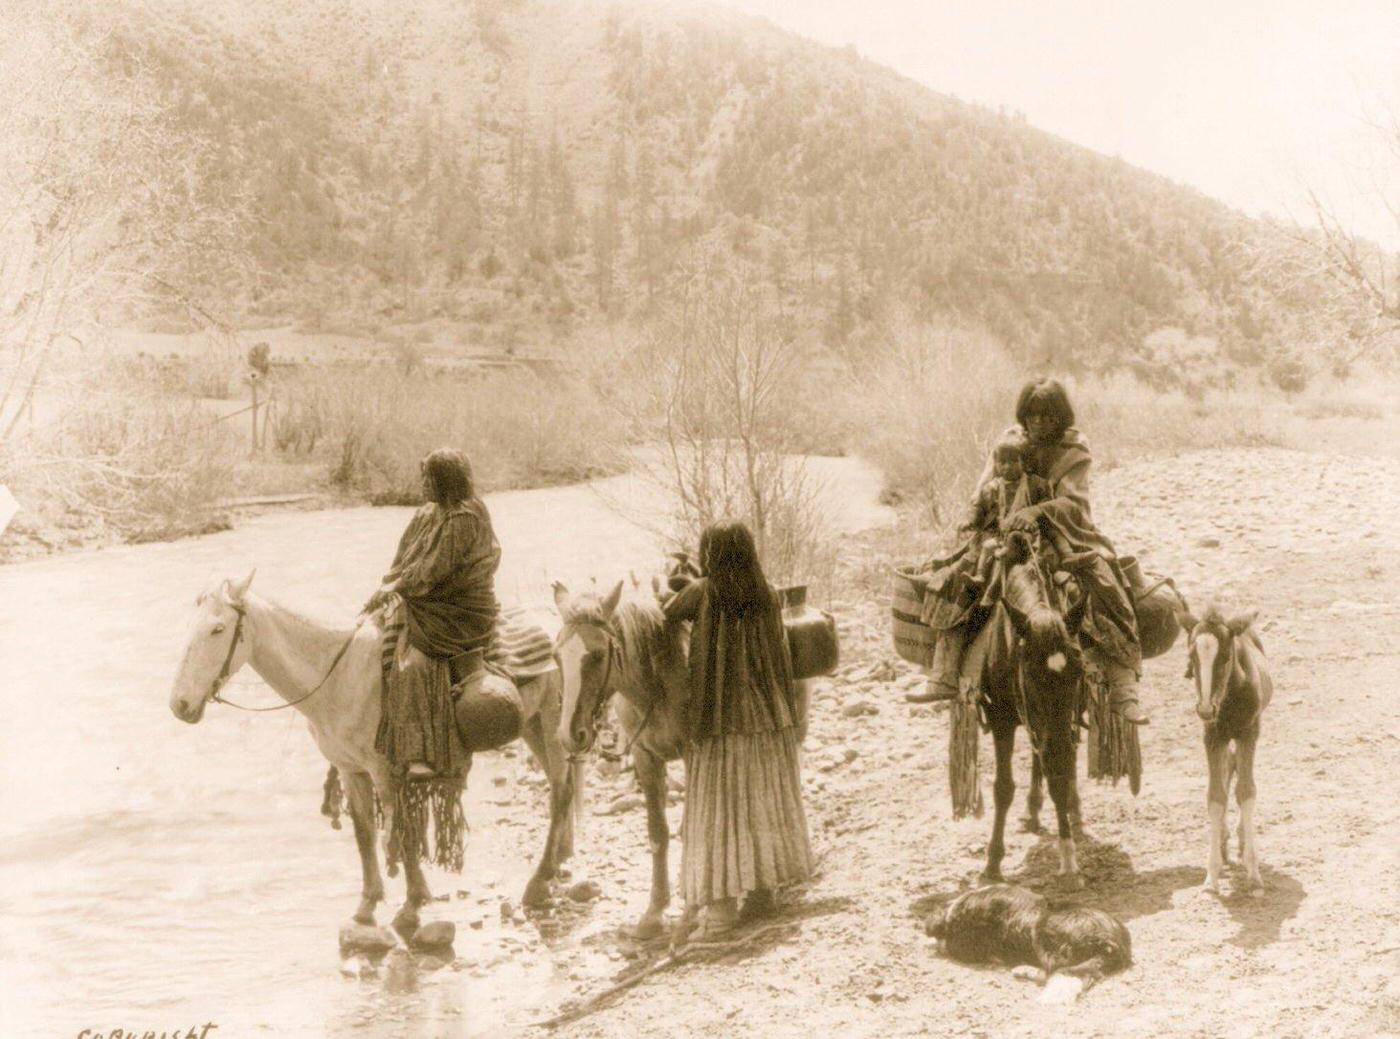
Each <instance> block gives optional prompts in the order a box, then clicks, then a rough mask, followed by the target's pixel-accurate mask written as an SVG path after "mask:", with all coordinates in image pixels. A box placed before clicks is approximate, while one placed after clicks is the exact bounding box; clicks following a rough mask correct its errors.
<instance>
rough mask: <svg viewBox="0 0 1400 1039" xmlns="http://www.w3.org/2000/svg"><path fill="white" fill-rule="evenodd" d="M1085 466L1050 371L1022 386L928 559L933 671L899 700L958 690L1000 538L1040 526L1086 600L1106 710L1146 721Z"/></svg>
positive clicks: (1116, 581)
mask: <svg viewBox="0 0 1400 1039" xmlns="http://www.w3.org/2000/svg"><path fill="white" fill-rule="evenodd" d="M1092 463H1093V458H1092V456H1091V455H1090V453H1089V447H1088V445H1087V444H1086V443H1085V442H1084V438H1083V437H1082V436H1081V435H1080V433H1079V431H1078V430H1077V429H1075V428H1074V409H1073V407H1072V406H1071V405H1070V402H1069V394H1068V393H1066V391H1065V388H1064V386H1063V385H1061V383H1060V382H1059V381H1058V380H1056V379H1049V378H1041V379H1035V380H1032V381H1031V382H1028V383H1026V385H1025V386H1024V387H1023V388H1022V389H1021V393H1020V396H1019V397H1018V398H1017V401H1016V425H1015V426H1012V427H1011V428H1010V429H1008V430H1007V431H1006V432H1005V433H1004V434H1003V435H1002V437H1001V438H999V439H998V441H997V444H996V447H995V448H994V450H993V454H992V457H991V458H990V459H988V461H987V466H986V468H985V469H984V470H983V473H982V476H981V478H980V479H979V480H978V481H977V494H976V497H975V499H974V501H973V503H972V506H971V507H970V509H969V511H968V514H967V516H966V519H965V520H964V522H963V523H962V524H961V525H960V526H959V528H958V534H959V536H960V537H961V539H962V541H961V544H960V545H959V547H958V548H957V549H956V550H955V551H953V552H952V553H951V554H949V555H947V556H944V557H941V558H937V559H935V560H934V561H933V562H934V572H933V575H932V577H931V578H930V580H929V583H928V593H927V598H926V600H925V612H924V620H925V621H926V622H927V623H928V624H929V625H930V626H931V627H933V628H934V629H935V630H936V631H937V632H938V638H937V642H936V644H935V649H934V658H933V662H932V666H931V672H932V673H931V675H930V678H929V688H928V690H927V691H926V692H924V693H921V694H913V695H911V696H910V697H908V699H910V700H912V701H914V702H927V701H930V700H941V699H953V698H956V697H957V695H958V676H959V672H960V670H961V667H962V657H963V649H964V648H965V645H966V642H967V638H968V634H969V632H968V622H969V618H970V616H971V614H972V613H973V610H974V607H978V606H981V605H983V604H990V602H991V601H993V599H994V595H995V587H988V583H989V582H994V581H995V575H996V572H997V568H996V566H995V565H994V555H995V546H996V544H997V542H998V539H999V536H1000V535H1002V534H1006V533H1009V532H1010V531H1013V530H1025V531H1035V530H1039V531H1040V533H1041V534H1042V536H1043V537H1044V538H1045V539H1046V541H1047V542H1048V544H1049V545H1050V546H1052V547H1053V549H1054V551H1055V552H1056V554H1057V555H1059V556H1060V558H1061V559H1064V558H1065V557H1066V556H1073V557H1075V566H1074V574H1075V578H1076V579H1077V580H1078V582H1079V584H1080V586H1081V588H1082V589H1083V590H1084V594H1085V595H1086V596H1087V599H1088V603H1087V608H1086V612H1085V620H1084V624H1083V627H1082V628H1081V629H1080V633H1081V637H1082V638H1083V640H1084V642H1085V643H1086V647H1087V648H1088V649H1089V651H1090V652H1091V653H1092V654H1093V656H1094V658H1095V661H1096V663H1097V664H1098V666H1099V668H1100V669H1101V670H1102V671H1103V672H1104V675H1105V677H1106V678H1107V680H1108V684H1109V689H1110V691H1111V694H1110V699H1111V702H1112V704H1113V707H1114V710H1116V711H1117V712H1118V713H1119V714H1120V715H1121V716H1122V717H1123V718H1124V719H1125V720H1127V721H1129V722H1132V723H1133V724H1135V725H1142V724H1145V723H1146V722H1147V721H1148V717H1147V715H1146V714H1144V713H1143V710H1142V707H1141V705H1140V704H1139V703H1138V691H1137V688H1138V678H1139V676H1140V674H1141V672H1142V652H1141V649H1140V647H1139V643H1138V633H1137V622H1136V619H1135V617H1134V612H1133V598H1132V593H1131V591H1130V588H1129V584H1128V580H1127V577H1126V576H1125V575H1124V573H1123V570H1122V567H1121V566H1120V565H1119V563H1118V556H1117V553H1116V552H1115V551H1114V549H1113V544H1112V543H1111V542H1110V541H1109V540H1108V538H1106V537H1105V536H1104V535H1103V534H1102V533H1101V532H1100V531H1099V529H1098V528H1097V527H1096V526H1095V525H1094V519H1093V515H1092V513H1091V511H1090V507H1089V468H1090V466H1091V465H1092Z"/></svg>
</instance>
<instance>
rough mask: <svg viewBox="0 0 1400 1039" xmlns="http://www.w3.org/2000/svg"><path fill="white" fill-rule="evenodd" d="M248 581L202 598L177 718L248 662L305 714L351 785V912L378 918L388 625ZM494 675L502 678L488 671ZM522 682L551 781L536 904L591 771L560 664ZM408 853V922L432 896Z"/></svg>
mask: <svg viewBox="0 0 1400 1039" xmlns="http://www.w3.org/2000/svg"><path fill="white" fill-rule="evenodd" d="M252 581H253V574H251V573H250V574H249V575H248V576H247V577H246V578H244V579H243V580H241V581H238V580H231V579H230V580H223V581H217V582H215V583H213V584H211V585H210V587H209V588H207V589H206V590H205V591H204V592H203V593H202V594H200V596H199V597H198V598H197V599H196V600H195V612H194V617H193V619H192V621H191V624H190V631H189V635H188V638H187V642H186V645H185V651H184V654H183V656H182V657H181V660H180V666H179V669H178V670H177V671H176V674H175V684H174V688H173V690H172V692H171V694H170V710H171V711H172V712H173V713H174V715H175V717H177V718H179V719H180V720H181V721H183V722H188V723H190V724H191V725H193V724H195V723H196V722H198V721H199V720H200V719H201V718H203V717H204V709H205V707H206V706H207V705H208V704H209V703H210V702H211V701H213V700H214V699H215V698H216V697H217V695H218V693H219V690H220V689H221V688H222V687H223V685H224V683H225V682H227V681H228V679H229V678H230V677H232V676H233V675H234V674H236V673H237V672H238V671H239V670H240V669H241V668H242V667H243V666H244V665H245V664H251V665H252V667H253V670H254V671H256V672H257V673H258V674H259V675H260V676H261V677H262V679H263V681H265V682H266V683H267V684H268V685H269V686H270V687H271V688H272V690H273V691H274V692H276V693H277V694H278V695H279V696H280V697H282V699H283V700H285V701H286V704H285V705H283V706H289V707H294V708H295V709H296V710H298V711H300V712H301V713H302V714H303V715H305V717H306V720H307V722H308V724H309V726H310V728H311V735H312V736H313V737H314V738H315V740H316V745H317V746H318V747H319V748H320V749H321V753H322V754H324V755H325V757H326V760H327V761H329V762H330V763H331V764H332V765H334V766H335V767H336V768H337V769H338V770H339V771H340V775H341V777H342V779H343V781H344V783H345V788H346V793H347V795H348V799H349V804H350V817H351V819H352V821H353V822H354V826H355V842H356V844H358V846H359V850H360V865H361V867H362V870H363V874H364V886H363V891H362V897H361V899H360V904H359V907H358V908H357V909H356V911H355V920H356V921H357V922H359V923H365V924H372V923H373V922H374V910H375V906H376V905H377V904H378V903H379V902H381V901H383V900H384V881H383V878H382V877H381V875H380V872H379V856H378V850H377V844H376V840H375V801H374V795H375V793H376V792H377V793H378V794H379V803H380V805H382V806H383V813H384V816H385V818H384V824H385V827H384V828H385V831H386V832H392V830H393V825H392V824H393V811H394V806H395V805H396V804H397V803H398V801H397V797H396V794H397V787H396V781H395V779H394V776H393V772H392V770H391V769H390V766H389V762H388V760H387V759H386V758H385V757H384V755H383V754H381V753H380V752H379V751H377V750H375V748H374V737H375V733H376V731H377V730H378V728H379V716H380V699H381V695H382V693H381V688H382V685H383V677H382V673H381V671H380V642H381V632H380V629H379V627H378V625H377V624H375V623H372V622H369V621H367V622H365V623H362V624H361V625H360V626H359V627H357V628H355V629H353V630H352V629H349V628H326V627H324V626H322V625H320V624H318V623H316V622H315V621H312V620H308V619H307V618H305V617H301V616H298V615H297V614H295V613H293V612H291V611H290V610H288V609H286V608H285V607H282V606H279V605H277V604H276V603H273V602H270V601H268V600H266V599H262V598H260V597H258V596H256V595H251V594H249V592H248V587H249V585H250V584H252ZM487 681H488V682H503V681H506V680H505V679H502V678H497V677H496V676H494V675H488V677H487ZM519 691H520V695H521V699H522V700H523V702H524V706H525V727H524V732H523V733H522V735H523V738H524V740H525V742H526V744H527V745H528V746H529V748H530V751H531V752H532V753H533V754H534V756H535V758H536V759H537V760H538V761H539V763H540V765H541V766H542V767H543V769H544V771H545V774H546V775H547V776H548V777H549V785H550V821H549V836H548V837H547V838H546V840H545V847H544V854H543V856H542V857H541V859H540V863H539V866H538V867H537V868H536V869H535V872H534V875H533V876H532V877H531V878H530V882H529V884H528V885H527V886H526V888H525V895H524V898H523V902H524V903H525V904H526V905H539V904H541V903H543V902H545V901H546V900H547V899H548V897H549V882H550V881H551V880H552V879H553V878H554V877H555V875H556V874H557V872H558V868H559V864H560V863H561V862H563V861H564V860H565V859H567V858H568V857H569V856H570V855H572V854H573V829H574V819H573V815H572V813H571V808H572V807H573V806H574V801H575V794H576V793H578V794H579V795H580V796H581V793H582V791H581V784H582V781H583V771H582V768H581V767H580V768H570V767H569V761H568V756H567V754H566V753H565V752H564V750H563V749H562V748H561V747H560V745H559V741H558V736H557V733H558V729H559V717H560V708H561V696H560V681H559V672H558V670H557V669H556V670H551V671H548V672H547V673H545V674H544V675H541V676H539V677H537V678H533V679H531V680H529V681H527V682H523V683H522V684H521V685H520V687H519ZM576 788H577V789H576ZM404 851H405V854H404V855H403V861H404V867H405V874H406V877H405V879H406V884H407V900H406V902H405V903H404V906H403V908H402V909H401V910H400V912H399V915H398V916H396V917H395V923H396V924H400V925H403V924H409V925H411V921H413V920H414V919H416V916H417V907H418V906H420V905H423V904H424V903H425V902H428V901H430V900H431V898H432V895H431V894H430V892H429V891H428V885H427V882H426V881H425V880H424V878H423V870H422V866H421V864H420V863H419V857H418V854H417V853H416V852H417V849H407V848H406V849H404ZM390 875H391V876H392V875H393V870H392V867H391V870H390Z"/></svg>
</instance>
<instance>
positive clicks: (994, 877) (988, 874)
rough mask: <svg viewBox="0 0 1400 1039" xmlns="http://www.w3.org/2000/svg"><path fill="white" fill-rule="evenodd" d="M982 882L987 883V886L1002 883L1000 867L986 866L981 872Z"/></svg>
mask: <svg viewBox="0 0 1400 1039" xmlns="http://www.w3.org/2000/svg"><path fill="white" fill-rule="evenodd" d="M982 880H983V881H985V882H986V883H988V884H1000V883H1002V880H1003V878H1002V875H1001V867H1000V866H988V867H987V868H986V869H984V870H983V871H982Z"/></svg>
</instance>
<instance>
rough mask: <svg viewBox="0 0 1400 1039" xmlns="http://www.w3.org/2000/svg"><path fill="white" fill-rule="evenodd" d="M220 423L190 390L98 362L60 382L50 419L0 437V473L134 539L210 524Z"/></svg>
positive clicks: (223, 464)
mask: <svg viewBox="0 0 1400 1039" xmlns="http://www.w3.org/2000/svg"><path fill="white" fill-rule="evenodd" d="M232 468H233V454H232V451H231V447H230V443H229V439H228V432H227V431H226V430H225V429H223V428H221V427H220V426H219V425H218V424H216V423H214V422H211V420H210V416H209V414H208V412H207V411H206V410H204V409H201V408H199V407H198V406H197V405H196V404H195V402H194V401H192V400H184V401H181V400H178V399H175V398H172V397H170V396H169V395H168V394H166V393H164V392H162V391H161V390H159V389H158V388H154V387H151V386H150V385H148V384H145V383H142V382H140V381H134V380H131V379H120V378H114V377H113V371H112V370H110V369H108V370H103V371H102V372H101V373H100V374H94V375H91V376H90V377H88V378H85V379H82V380H79V381H77V382H75V383H73V384H71V385H70V387H69V391H68V393H67V394H66V399H65V400H64V401H63V403H62V405H61V406H60V407H59V408H58V409H57V413H56V416H55V418H54V419H53V421H51V422H48V423H46V424H44V425H42V426H40V427H39V428H37V429H36V430H35V431H33V432H32V433H27V434H26V435H24V436H22V437H19V438H16V439H15V440H13V441H11V442H9V443H8V444H6V445H5V451H4V457H3V458H0V480H4V481H6V482H9V483H11V484H13V486H14V489H15V492H16V495H17V496H18V497H19V498H20V499H21V500H22V501H24V502H25V503H26V505H27V507H28V508H29V509H30V510H32V511H34V512H37V513H40V514H44V515H46V516H48V517H50V518H52V517H54V516H56V515H57V516H63V517H66V522H64V525H65V526H69V527H74V526H81V527H83V528H85V529H87V530H90V531H92V530H96V531H99V532H100V531H107V532H109V533H112V532H114V533H115V534H117V535H118V536H120V537H121V538H122V539H123V540H128V541H143V540H158V539H165V538H171V537H178V536H181V535H184V534H189V533H196V532H203V531H208V530H211V529H220V528H221V527H223V526H226V521H224V520H223V519H221V518H220V517H218V516H215V515H213V514H211V513H210V512H209V510H208V506H209V505H211V504H212V503H213V502H214V501H216V500H217V499H219V498H221V497H224V496H226V495H227V494H228V488H229V480H230V476H231V473H232Z"/></svg>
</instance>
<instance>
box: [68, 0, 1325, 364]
mask: <svg viewBox="0 0 1400 1039" xmlns="http://www.w3.org/2000/svg"><path fill="white" fill-rule="evenodd" d="M206 6H207V5H205V4H202V3H197V2H195V0H161V2H157V0H123V2H122V3H120V4H112V5H102V7H101V10H100V11H92V12H87V13H84V14H81V15H75V16H74V17H75V18H78V19H79V20H80V24H81V26H82V30H81V31H82V32H83V33H84V34H87V36H88V37H89V38H91V39H93V40H97V41H100V42H99V43H98V46H100V47H101V48H102V50H103V52H104V53H106V54H107V55H108V56H109V57H110V58H111V61H110V65H109V68H110V70H112V76H113V79H112V83H113V84H114V88H115V87H119V86H120V84H121V78H120V77H121V76H122V75H128V74H131V70H133V69H136V70H140V73H141V74H142V75H143V76H147V77H149V78H150V79H151V81H152V82H154V83H155V84H157V90H158V93H159V94H160V96H161V98H162V99H163V103H164V104H165V105H166V106H167V107H166V111H167V114H168V116H169V119H170V125H171V126H173V127H174V128H175V129H176V130H178V132H179V133H181V134H182V135H184V136H185V138H186V139H188V140H190V141H192V142H197V144H198V148H197V149H196V151H195V152H193V154H197V155H198V161H197V162H195V163H194V166H195V169H194V171H193V173H192V178H193V181H194V183H195V188H194V190H195V193H196V197H199V198H203V199H205V200H206V203H205V204H208V205H227V206H234V205H235V203H236V205H237V207H239V208H238V212H239V213H240V214H241V216H240V222H239V231H240V249H241V250H242V252H243V253H245V254H246V255H244V256H240V257H239V258H238V260H239V262H233V263H230V262H226V261H227V257H225V258H224V261H222V262H218V263H214V264H211V265H210V270H209V271H208V272H205V273H201V274H200V275H199V279H198V280H199V281H200V283H201V285H202V288H203V290H204V295H205V296H206V297H208V298H214V299H217V300H218V303H219V305H220V306H221V307H223V308H224V310H223V312H224V313H227V314H230V315H233V316H235V317H237V318H238V319H242V320H249V319H262V320H274V319H276V320H280V319H285V318H290V319H292V320H295V321H298V322H300V323H301V324H302V326H303V327H307V328H310V329H312V330H314V329H316V328H320V327H328V326H329V327H354V328H358V329H364V328H366V327H368V328H370V329H371V330H373V329H375V328H377V327H383V326H384V325H385V324H404V323H414V322H421V321H424V320H431V319H436V320H449V321H452V322H455V323H460V324H463V325H465V326H466V327H465V329H464V330H463V335H464V336H465V337H466V338H468V339H470V340H473V341H475V342H477V343H480V344H482V345H486V346H492V347H501V348H507V349H514V348H517V347H544V348H548V347H550V346H551V345H555V346H558V345H561V344H563V343H564V342H566V341H567V340H568V339H569V338H570V337H571V336H572V335H574V334H576V333H577V332H579V331H580V330H581V329H586V328H588V327H591V326H592V325H594V324H596V323H599V322H602V321H605V320H606V321H615V320H619V319H639V318H640V319H645V318H646V317H647V316H648V315H649V314H652V313H656V312H658V311H661V310H662V309H664V308H665V307H666V305H667V304H668V302H669V301H672V300H674V299H675V298H676V297H677V295H678V294H679V293H680V292H681V291H683V289H684V287H685V286H686V285H687V283H688V282H689V281H690V280H691V279H692V278H693V277H694V276H695V274H696V273H697V272H699V271H707V270H714V269H716V268H718V269H723V270H734V271H738V272H740V273H741V274H742V275H743V276H744V278H745V280H746V281H747V282H748V283H750V284H761V285H762V286H763V287H764V290H765V291H766V292H767V293H769V294H770V296H771V298H772V300H773V301H774V304H775V305H777V306H779V307H781V308H782V309H783V310H784V311H785V312H786V313H787V314H789V315H790V319H791V322H792V324H793V327H795V328H796V329H797V330H798V331H799V332H800V333H801V334H804V335H805V336H807V337H808V338H810V340H811V341H812V342H813V343H817V342H824V343H825V344H826V345H827V346H828V347H831V348H834V349H837V350H838V351H842V350H844V351H850V350H855V351H863V350H865V349H868V348H869V347H868V343H869V340H870V339H871V336H872V332H871V330H872V329H874V328H877V327H878V319H880V318H881V317H882V316H883V315H886V314H888V313H890V312H892V311H897V312H900V313H908V314H910V315H912V316H914V317H915V318H918V319H925V320H939V321H951V322H956V323H963V324H967V323H971V324H976V325H980V326H983V327H985V328H987V329H988V330H990V331H991V332H992V333H994V334H995V335H996V336H997V337H999V338H1001V339H1002V340H1004V341H1005V342H1006V343H1007V344H1008V345H1009V346H1010V347H1011V349H1012V350H1013V351H1014V352H1015V353H1016V354H1017V355H1018V356H1020V357H1021V358H1023V359H1024V360H1026V361H1028V362H1030V363H1050V364H1054V365H1056V366H1059V367H1069V368H1074V367H1089V368H1101V367H1104V366H1105V365H1107V364H1109V363H1110V362H1114V363H1128V364H1130V365H1131V366H1132V367H1134V368H1135V369H1137V370H1138V371H1139V372H1140V373H1142V374H1146V375H1149V376H1163V377H1170V376H1171V375H1172V373H1173V371H1174V369H1175V368H1176V366H1177V365H1179V364H1180V363H1181V361H1182V360H1183V358H1184V357H1190V356H1196V357H1198V358H1199V357H1209V358H1211V359H1212V361H1216V360H1221V359H1228V360H1231V361H1240V362H1259V361H1262V360H1266V359H1267V358H1268V357H1269V355H1270V354H1271V352H1273V351H1275V350H1276V349H1277V348H1278V347H1279V345H1280V344H1282V343H1286V342H1290V341H1294V340H1296V339H1297V338H1298V337H1299V336H1300V335H1307V336H1313V337H1317V336H1326V335H1328V334H1330V332H1331V330H1330V329H1328V328H1323V329H1321V330H1319V329H1318V328H1317V327H1316V322H1315V321H1314V320H1313V318H1314V316H1315V315H1314V314H1313V311H1314V310H1315V309H1316V308H1317V304H1318V302H1319V295H1318V294H1319V293H1320V292H1321V289H1320V288H1318V287H1316V286H1313V285H1311V284H1310V283H1308V282H1303V283H1302V284H1301V285H1300V284H1299V283H1297V282H1290V283H1289V285H1288V289H1287V292H1286V293H1285V292H1282V290H1281V287H1280V286H1274V285H1270V284H1269V283H1268V282H1267V281H1266V280H1263V279H1262V278H1261V276H1259V275H1258V274H1256V273H1255V270H1256V266H1257V265H1256V264H1255V262H1254V258H1255V253H1256V248H1255V246H1256V243H1257V240H1258V238H1259V237H1260V235H1261V233H1262V231H1261V228H1260V226H1259V225H1257V224H1254V223H1252V222H1250V221H1248V220H1246V219H1244V218H1243V217H1241V216H1240V215H1239V214H1237V213H1235V212H1233V211H1231V210H1229V209H1227V208H1226V207H1224V206H1222V205H1220V204H1218V203H1216V202H1213V201H1212V200H1210V199H1208V198H1205V197H1204V196H1202V195H1200V194H1199V193H1197V192H1195V191H1192V190H1189V189H1186V188H1183V187H1181V186H1179V185H1175V184H1173V183H1171V182H1169V181H1167V180H1165V179H1163V178H1160V177H1157V176H1155V175H1151V174H1148V173H1145V172H1143V171H1141V170H1138V169H1135V168H1133V167H1131V166H1128V165H1127V164H1125V163H1123V162H1121V161H1119V160H1115V159H1110V158H1107V157H1104V156H1101V155H1098V154H1095V153H1093V152H1090V151H1088V150H1086V149H1083V148H1080V147H1077V146H1074V145H1071V144H1069V143H1067V142H1065V141H1063V140H1060V139H1057V138H1055V137H1053V136H1050V135H1048V134H1045V133H1043V132H1041V131H1038V130H1036V129H1035V128H1034V127H1031V126H1029V125H1027V124H1026V123H1025V122H1024V120H1023V119H1021V118H1019V117H1017V116H1015V115H1008V114H1004V113H999V112H992V111H989V110H986V109H984V108H980V107H977V106H974V105H970V104H967V103H964V102H961V101H959V100H956V99H954V98H951V97H947V96H943V95H940V94H937V93H935V92H933V91H930V90H928V89H926V88H924V87H922V86H920V85H918V84H915V83H913V82H911V81H909V80H906V79H904V78H902V77H900V76H898V75H896V74H894V73H893V72H891V71H889V70H887V69H884V68H881V67H879V66H876V65H874V64H872V63H870V62H867V61H864V60H862V59H860V58H859V57H858V56H856V55H855V54H854V53H852V52H850V51H840V50H832V49H829V48H825V47H821V46H818V45H815V44H812V43H810V42H807V41H804V40H801V39H799V38H796V37H794V36H791V35H789V34H786V33H784V32H781V31H778V30H776V29H774V28H773V27H772V26H769V25H767V24H766V23H762V22H758V21H755V20H752V19H748V18H746V17H742V16H739V15H737V14H733V13H730V12H727V11H725V10H723V9H719V8H712V7H706V6H700V5H687V6H680V5H676V6H671V7H641V6H632V5H630V4H617V3H608V2H604V0H431V2H428V3H424V4H421V5H416V7H417V10H415V11H413V12H411V13H410V12H409V11H408V10H406V9H403V8H401V7H400V6H399V5H395V4H391V3H389V2H387V0H308V2H305V3H299V4H296V5H288V4H282V3H278V2H275V0H250V2H247V3H242V4H239V5H236V6H235V5H220V8H219V9H218V10H206ZM1303 329H1306V332H1304V331H1302V330H1303ZM1163 330H1166V331H1163Z"/></svg>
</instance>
